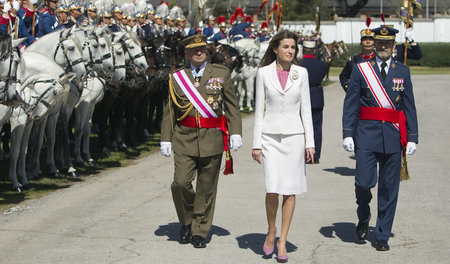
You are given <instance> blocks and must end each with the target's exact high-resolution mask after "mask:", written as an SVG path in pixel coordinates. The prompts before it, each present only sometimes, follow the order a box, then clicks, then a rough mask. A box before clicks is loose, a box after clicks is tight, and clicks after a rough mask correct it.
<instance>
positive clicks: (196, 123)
mask: <svg viewBox="0 0 450 264" xmlns="http://www.w3.org/2000/svg"><path fill="white" fill-rule="evenodd" d="M181 125H183V126H185V127H192V128H195V127H199V128H217V129H219V130H220V131H222V135H223V149H224V150H225V151H228V150H229V149H228V126H227V118H226V117H225V116H222V117H217V118H205V117H198V118H195V117H194V116H187V117H186V118H185V119H183V121H181Z"/></svg>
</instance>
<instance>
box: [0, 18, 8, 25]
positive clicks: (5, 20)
mask: <svg viewBox="0 0 450 264" xmlns="http://www.w3.org/2000/svg"><path fill="white" fill-rule="evenodd" d="M0 25H9V18H6V17H4V16H0Z"/></svg>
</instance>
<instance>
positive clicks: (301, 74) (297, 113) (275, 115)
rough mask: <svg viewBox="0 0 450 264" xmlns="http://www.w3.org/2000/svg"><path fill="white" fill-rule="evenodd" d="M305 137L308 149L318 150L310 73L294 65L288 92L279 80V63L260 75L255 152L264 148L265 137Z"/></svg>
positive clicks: (260, 71)
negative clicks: (296, 135) (270, 135)
mask: <svg viewBox="0 0 450 264" xmlns="http://www.w3.org/2000/svg"><path fill="white" fill-rule="evenodd" d="M263 133H267V134H283V135H291V134H305V140H306V141H305V147H306V148H313V147H314V132H313V122H312V116H311V98H310V95H309V81H308V71H307V70H306V69H305V68H303V67H300V66H297V65H294V64H292V65H291V69H290V71H289V76H288V79H287V82H286V86H285V88H284V90H283V89H282V87H281V84H280V81H279V80H278V76H277V69H276V61H274V62H273V63H272V64H270V65H267V66H264V67H261V68H259V69H258V72H257V74H256V98H255V123H254V126H253V148H254V149H261V148H262V143H261V142H262V134H263Z"/></svg>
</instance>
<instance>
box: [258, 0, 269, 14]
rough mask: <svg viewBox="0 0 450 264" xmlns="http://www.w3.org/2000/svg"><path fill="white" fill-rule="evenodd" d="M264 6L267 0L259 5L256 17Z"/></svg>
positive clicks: (263, 0)
mask: <svg viewBox="0 0 450 264" xmlns="http://www.w3.org/2000/svg"><path fill="white" fill-rule="evenodd" d="M266 4H267V0H262V3H261V5H260V6H259V8H258V11H256V15H257V14H259V13H260V12H261V11H262V9H263V7H264V6H265V5H266Z"/></svg>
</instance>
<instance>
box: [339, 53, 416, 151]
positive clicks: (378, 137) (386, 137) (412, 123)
mask: <svg viewBox="0 0 450 264" xmlns="http://www.w3.org/2000/svg"><path fill="white" fill-rule="evenodd" d="M370 63H371V65H372V68H373V69H374V71H375V73H376V75H377V76H378V79H379V80H380V81H381V83H382V84H383V87H384V90H385V91H386V94H387V95H388V97H389V98H390V100H391V102H392V103H393V105H394V107H395V109H396V110H400V111H403V112H404V113H405V116H406V120H407V133H408V142H415V143H418V126H417V114H416V106H415V103H414V94H413V86H412V83H411V75H410V72H409V68H408V67H406V66H405V65H403V64H401V63H399V62H397V61H394V60H393V59H392V60H391V62H390V65H389V70H388V73H387V76H386V80H385V81H384V82H383V81H382V78H381V73H380V69H379V67H378V65H377V64H376V60H375V59H372V60H370ZM355 66H356V65H355ZM394 79H395V80H396V82H398V81H399V80H401V81H402V82H403V85H402V86H400V85H397V87H395V86H394V82H393V80H394ZM362 106H364V107H378V104H377V101H376V99H375V98H374V96H373V94H372V93H371V90H370V89H369V86H368V84H367V83H366V81H365V79H364V77H363V75H362V73H361V71H360V70H359V68H356V67H355V69H354V71H353V72H352V74H351V77H350V85H349V86H348V90H347V93H346V96H345V100H344V109H343V117H342V123H343V136H344V138H346V137H353V139H354V141H355V146H356V148H358V149H363V150H365V151H372V152H379V153H386V154H389V153H395V152H400V151H401V149H402V146H401V142H400V132H399V130H398V129H397V128H395V127H394V125H393V124H392V123H390V122H384V121H378V120H360V119H359V111H360V107H362Z"/></svg>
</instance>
